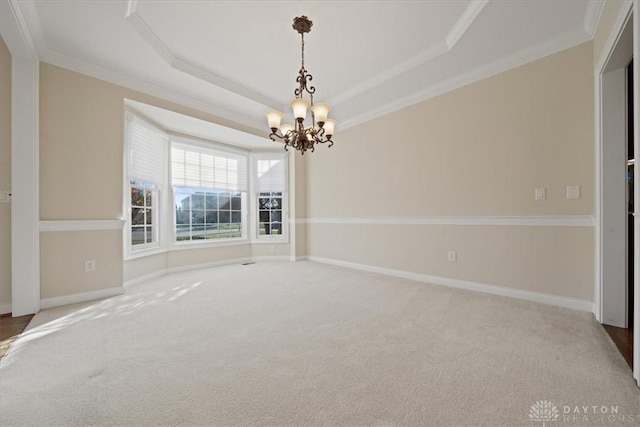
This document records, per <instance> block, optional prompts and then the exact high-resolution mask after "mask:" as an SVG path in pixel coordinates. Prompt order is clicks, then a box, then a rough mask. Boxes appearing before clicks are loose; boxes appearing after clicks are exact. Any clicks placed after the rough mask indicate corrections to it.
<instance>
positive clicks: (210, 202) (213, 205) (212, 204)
mask: <svg viewBox="0 0 640 427" xmlns="http://www.w3.org/2000/svg"><path fill="white" fill-rule="evenodd" d="M206 208H207V209H218V195H217V194H211V193H207V206H206Z"/></svg>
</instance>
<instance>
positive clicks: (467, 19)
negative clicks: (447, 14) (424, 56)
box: [445, 0, 489, 50]
mask: <svg viewBox="0 0 640 427" xmlns="http://www.w3.org/2000/svg"><path fill="white" fill-rule="evenodd" d="M487 3H489V0H473V1H472V2H471V3H469V5H468V6H467V8H466V9H465V10H464V12H462V15H460V18H458V20H457V21H456V23H455V24H454V25H453V27H452V28H451V31H449V33H448V34H447V37H446V38H445V40H446V41H447V46H448V47H449V50H451V49H453V47H454V46H455V45H456V43H458V40H460V38H461V37H462V36H463V35H464V33H466V32H467V30H468V29H469V28H470V27H471V24H473V21H475V20H476V18H477V17H478V15H480V12H482V9H484V7H485V6H486V5H487Z"/></svg>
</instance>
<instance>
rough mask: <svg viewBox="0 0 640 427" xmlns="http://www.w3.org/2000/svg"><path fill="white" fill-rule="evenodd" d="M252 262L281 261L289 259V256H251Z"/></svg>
mask: <svg viewBox="0 0 640 427" xmlns="http://www.w3.org/2000/svg"><path fill="white" fill-rule="evenodd" d="M251 261H252V262H281V261H287V262H289V261H291V257H290V256H289V255H261V256H252V257H251Z"/></svg>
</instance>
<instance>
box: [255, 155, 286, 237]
mask: <svg viewBox="0 0 640 427" xmlns="http://www.w3.org/2000/svg"><path fill="white" fill-rule="evenodd" d="M278 158H281V159H282V160H283V162H284V168H285V172H284V175H285V177H284V187H285V188H284V191H283V192H282V234H276V235H273V234H269V235H260V229H259V226H260V225H259V219H260V218H259V212H258V211H259V209H258V198H259V197H260V192H259V191H258V190H257V187H258V186H257V180H258V160H272V159H278ZM250 190H251V193H250V194H251V197H250V199H251V202H250V204H249V208H250V209H251V211H250V221H251V224H252V234H251V243H254V244H274V243H289V156H288V153H287V152H273V151H269V152H254V153H252V154H251V167H250Z"/></svg>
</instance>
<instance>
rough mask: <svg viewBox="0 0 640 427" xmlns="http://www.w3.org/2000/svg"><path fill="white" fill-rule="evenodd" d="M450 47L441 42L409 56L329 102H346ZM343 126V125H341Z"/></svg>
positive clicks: (333, 103) (334, 103)
mask: <svg viewBox="0 0 640 427" xmlns="http://www.w3.org/2000/svg"><path fill="white" fill-rule="evenodd" d="M448 51H449V49H448V48H447V44H446V43H445V42H440V43H438V44H436V45H435V46H432V47H430V48H429V49H427V50H425V51H423V52H421V53H419V54H418V55H415V56H413V57H411V58H409V59H408V60H406V61H403V62H401V63H399V64H397V65H395V66H393V67H391V68H389V69H388V70H386V71H383V72H382V73H380V74H378V75H376V76H374V77H372V78H370V79H368V80H365V81H364V82H362V83H360V84H358V85H356V86H354V87H353V88H351V89H349V90H346V91H344V92H342V93H341V94H340V95H338V96H334V97H333V98H331V99H329V100H328V101H327V102H328V103H329V104H331V105H333V106H337V105H338V104H341V103H342V102H345V101H347V100H349V99H351V98H354V97H356V96H358V95H360V94H361V93H364V92H366V91H368V90H371V89H373V88H375V87H376V86H379V85H381V84H382V83H384V82H386V81H388V80H391V79H392V78H394V77H396V76H399V75H400V74H404V73H406V72H407V71H410V70H412V69H414V68H415V67H417V66H419V65H421V64H424V63H426V62H429V61H431V60H433V59H435V58H437V57H439V56H441V55H444V54H445V53H447V52H448ZM340 127H341V128H342V126H340Z"/></svg>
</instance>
